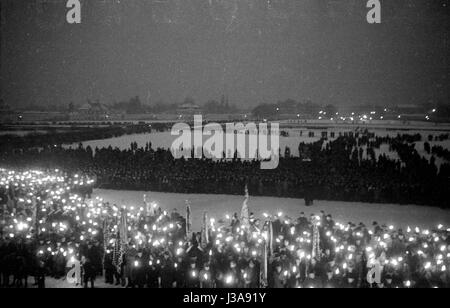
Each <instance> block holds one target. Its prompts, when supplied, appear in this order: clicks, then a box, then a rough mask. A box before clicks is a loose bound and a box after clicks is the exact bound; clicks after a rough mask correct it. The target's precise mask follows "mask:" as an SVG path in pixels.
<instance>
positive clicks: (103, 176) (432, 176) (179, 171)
mask: <svg viewBox="0 0 450 308" xmlns="http://www.w3.org/2000/svg"><path fill="white" fill-rule="evenodd" d="M421 139H422V137H421V135H398V136H395V137H389V136H387V137H379V136H375V135H373V134H370V133H368V132H356V133H354V132H353V133H352V132H351V133H345V134H342V135H340V136H336V138H335V139H333V140H326V139H321V140H319V141H317V142H315V143H310V144H306V143H301V144H300V145H299V148H298V149H299V156H295V157H294V156H292V155H291V154H290V153H291V151H290V149H286V152H285V153H283V154H284V155H282V157H281V158H280V164H279V167H278V168H277V169H275V170H260V168H259V162H256V161H242V160H240V159H237V156H236V159H231V160H220V161H218V160H210V159H206V158H204V159H192V160H185V159H174V157H173V155H172V153H171V151H170V150H168V149H154V148H152V144H151V143H150V142H149V143H147V144H146V146H145V147H138V145H137V144H135V143H133V144H132V146H131V147H130V148H129V149H126V150H119V149H117V148H112V147H109V148H101V149H98V148H96V149H92V148H90V147H83V146H81V145H80V147H78V148H73V149H72V148H66V147H63V146H60V145H52V146H46V147H45V146H44V147H40V148H36V147H28V148H20V149H17V148H15V149H11V150H7V149H5V150H2V151H1V153H0V163H1V164H2V165H3V166H9V167H12V168H17V167H30V168H33V167H39V168H54V167H57V168H61V169H64V170H68V171H70V172H83V173H86V174H90V175H91V176H95V177H96V179H97V181H96V182H97V184H98V185H97V186H98V187H99V188H105V189H118V190H142V191H157V192H177V193H206V194H209V193H212V194H234V195H236V194H241V193H242V187H243V186H244V185H246V184H247V185H248V187H249V191H250V193H251V194H252V195H257V196H277V197H293V198H305V199H306V200H308V204H311V203H312V200H314V199H317V198H319V197H320V198H321V199H322V200H330V201H353V202H371V203H396V204H418V205H430V206H440V207H448V205H449V204H448V187H449V184H450V164H449V162H448V161H445V160H444V162H443V163H442V164H440V165H439V166H438V165H437V164H436V158H435V155H431V158H429V159H427V158H425V157H424V156H423V155H422V154H421V153H419V152H418V151H417V149H416V148H415V143H416V142H418V141H420V140H421ZM382 146H384V147H386V146H387V147H388V148H389V153H391V152H392V153H395V154H396V155H394V156H390V155H387V154H386V153H384V152H383V151H381V150H380V147H382ZM435 152H436V151H435ZM377 153H378V154H377ZM433 153H434V152H433Z"/></svg>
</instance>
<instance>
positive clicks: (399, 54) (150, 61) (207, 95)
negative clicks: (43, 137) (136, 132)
mask: <svg viewBox="0 0 450 308" xmlns="http://www.w3.org/2000/svg"><path fill="white" fill-rule="evenodd" d="M0 1H1V3H2V26H1V35H2V38H1V39H2V41H1V77H0V78H1V79H0V82H1V97H2V98H3V99H4V100H5V101H6V102H7V103H8V104H9V105H11V106H24V105H28V104H41V105H45V104H63V105H67V104H68V103H69V102H70V101H74V102H75V103H77V104H82V103H84V102H86V100H87V99H88V98H89V99H91V100H96V99H100V100H101V102H103V103H112V102H114V101H121V100H125V99H128V98H130V97H132V96H136V95H139V96H140V97H141V100H142V101H143V102H145V103H152V104H154V103H157V102H159V101H164V102H166V103H174V102H181V101H182V100H183V99H184V98H185V97H187V96H189V97H193V98H194V99H195V100H196V101H197V102H199V103H204V102H206V101H207V100H209V99H220V96H221V95H222V94H228V95H229V97H230V102H231V103H235V104H237V105H238V106H241V107H251V106H254V105H256V104H259V103H261V102H266V103H272V102H276V101H278V100H284V99H287V98H293V99H296V100H302V99H311V100H312V101H313V102H316V103H319V104H328V103H333V104H337V105H339V106H345V105H347V106H348V105H360V104H380V105H381V104H419V103H423V102H438V101H441V102H446V103H448V102H449V93H450V77H449V72H450V66H449V60H448V58H449V56H450V53H449V42H448V39H449V29H450V18H449V17H450V14H449V9H450V0H384V1H382V4H383V11H382V22H383V23H382V24H381V25H369V24H367V22H366V13H367V10H368V9H367V8H366V2H367V1H366V0H272V1H270V0H121V1H119V0H84V1H82V4H83V8H82V24H81V25H68V24H67V23H66V21H65V15H66V11H67V9H66V8H65V3H66V1H65V0H26V1H25V0H0Z"/></svg>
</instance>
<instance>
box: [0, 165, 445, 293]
mask: <svg viewBox="0 0 450 308" xmlns="http://www.w3.org/2000/svg"><path fill="white" fill-rule="evenodd" d="M94 181H95V180H94V179H92V178H90V177H89V176H87V175H84V174H78V173H64V172H62V171H59V170H53V171H24V170H22V171H18V170H12V169H8V170H4V169H2V170H0V204H1V207H0V208H1V221H0V223H1V224H0V227H1V228H0V231H1V240H0V272H1V275H0V276H1V286H2V287H12V286H14V287H26V286H29V284H28V277H33V278H34V284H35V285H37V286H38V287H41V288H43V287H45V285H46V279H47V278H48V277H49V276H52V277H53V278H55V279H62V280H66V282H69V281H71V282H73V283H74V284H79V285H80V286H81V285H83V286H84V287H95V286H96V284H97V282H98V279H100V278H101V279H104V280H105V283H107V284H111V285H113V284H115V285H119V286H123V287H130V288H133V287H139V288H143V287H149V288H211V287H217V288H227V287H230V288H233V287H238V288H258V287H272V288H288V287H296V288H320V287H375V288H397V287H399V288H410V287H411V288H412V287H416V288H421V287H449V286H450V280H449V278H450V272H449V260H450V237H449V232H450V229H446V228H445V227H444V226H442V225H439V226H436V227H433V228H431V229H421V228H419V227H414V226H412V227H408V228H406V229H403V230H402V229H399V228H396V227H394V226H385V225H382V224H379V223H377V222H374V223H373V225H370V226H366V225H364V224H362V223H359V224H354V223H345V224H342V223H339V222H336V221H334V220H333V217H332V216H331V215H327V214H326V213H323V212H321V213H318V215H315V214H312V215H311V216H307V215H305V214H304V213H299V217H298V218H292V217H288V216H286V215H284V214H283V213H275V214H271V213H264V214H263V215H262V217H255V215H253V214H252V213H251V212H250V209H249V207H248V198H249V195H248V194H246V196H245V200H244V202H243V206H242V212H241V214H240V215H239V214H237V213H236V214H234V215H233V216H231V217H228V216H225V217H208V215H207V213H204V214H203V223H202V225H201V226H192V223H191V221H192V213H191V211H190V206H189V204H187V206H186V214H185V215H184V214H182V213H180V212H179V211H178V210H171V211H169V209H164V208H163V207H162V206H161V205H158V204H156V203H154V202H152V201H151V200H148V199H147V198H146V197H145V196H144V198H143V202H142V204H141V205H127V206H125V205H116V204H110V203H107V202H104V201H103V200H101V199H99V198H91V193H92V187H93V186H94V184H95V183H94ZM195 228H197V229H196V230H195ZM77 268H79V269H81V271H80V272H79V273H78V272H77V271H76V269H77ZM74 269H75V270H74Z"/></svg>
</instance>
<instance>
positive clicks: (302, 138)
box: [66, 129, 450, 166]
mask: <svg viewBox="0 0 450 308" xmlns="http://www.w3.org/2000/svg"><path fill="white" fill-rule="evenodd" d="M282 131H285V132H287V133H288V134H289V136H287V137H283V136H281V137H280V148H281V153H282V155H284V151H285V149H286V147H289V149H290V150H291V154H292V155H294V156H298V155H299V153H298V145H299V144H300V143H301V142H304V143H312V142H316V141H318V140H320V138H321V136H322V133H323V132H328V140H334V139H335V138H337V137H338V136H339V133H342V134H344V133H347V132H354V130H353V131H352V130H342V129H336V130H333V129H329V130H326V129H310V130H308V129H284V130H282ZM331 132H334V133H335V137H334V138H331V137H330V133H331ZM371 132H374V133H375V134H376V135H377V136H380V137H385V136H391V137H395V136H397V134H410V135H413V134H418V133H419V134H421V135H422V140H423V141H420V142H417V143H416V149H417V151H418V152H419V154H421V155H422V156H423V157H425V158H427V159H428V160H429V159H430V158H431V155H429V154H427V153H426V152H425V150H424V143H425V140H426V141H427V140H428V136H429V135H432V136H439V135H441V134H443V133H442V132H438V131H416V130H412V131H400V130H398V131H397V130H394V131H390V130H373V131H371ZM310 133H314V136H313V137H312V136H310ZM176 138H177V136H172V135H171V133H170V132H157V133H146V134H133V135H127V136H121V137H117V138H109V139H103V140H92V141H86V142H82V144H83V146H85V147H87V146H90V147H91V148H93V149H95V148H96V147H98V148H107V147H109V146H111V147H112V148H119V149H121V150H125V149H128V148H129V147H130V144H131V143H132V142H136V143H137V144H138V146H139V147H145V145H146V143H147V142H151V143H152V147H153V148H154V149H156V148H164V149H168V148H170V147H171V146H172V143H173V141H174V140H175V139H176ZM208 138H209V137H207V136H204V140H206V139H208ZM248 138H249V136H246V140H247V141H248ZM247 144H248V142H247ZM78 145H79V144H78V143H77V144H72V145H67V146H66V147H67V148H68V147H72V148H76V147H78ZM430 145H431V147H433V146H435V145H437V146H442V147H443V148H446V149H450V140H445V141H442V142H441V141H432V142H430ZM246 151H248V148H247V149H246ZM365 154H366V153H365ZM375 154H376V155H377V157H378V155H380V154H386V155H387V156H388V157H390V158H392V159H398V155H397V153H396V152H392V151H389V146H388V145H387V144H383V145H381V148H380V149H376V150H375ZM443 162H444V161H443V160H442V159H440V158H438V157H436V164H437V165H438V166H440V165H441V164H442V163H443Z"/></svg>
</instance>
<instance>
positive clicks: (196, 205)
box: [93, 189, 450, 231]
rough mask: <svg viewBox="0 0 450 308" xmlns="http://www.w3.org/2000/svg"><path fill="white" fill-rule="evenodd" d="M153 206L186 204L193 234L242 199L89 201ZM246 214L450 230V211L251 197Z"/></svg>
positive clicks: (152, 196) (113, 194) (129, 195)
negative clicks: (147, 202) (205, 220)
mask: <svg viewBox="0 0 450 308" xmlns="http://www.w3.org/2000/svg"><path fill="white" fill-rule="evenodd" d="M144 194H147V198H148V199H149V200H152V201H154V202H156V203H157V204H158V205H159V206H160V207H161V208H162V209H164V210H167V211H171V210H173V209H177V210H178V212H179V213H181V214H182V215H185V209H186V205H185V202H186V200H189V203H190V205H191V212H192V224H193V227H194V230H197V231H200V229H201V224H202V217H203V213H204V212H205V211H206V212H208V216H209V217H214V218H216V219H218V220H219V219H225V216H226V215H227V214H228V215H230V216H231V215H232V214H233V213H235V212H236V213H238V214H239V215H240V211H241V207H242V202H243V200H244V196H229V195H187V194H174V193H156V192H136V191H116V190H101V189H99V190H95V192H94V195H93V197H100V198H103V199H104V201H107V202H110V203H114V204H117V205H128V206H135V207H137V206H142V205H143V195H144ZM249 209H250V212H254V213H255V215H256V216H257V217H259V218H262V217H263V213H268V214H276V213H278V212H280V211H281V212H283V213H284V214H286V215H288V216H289V217H292V218H297V217H298V216H299V214H300V212H302V211H303V212H305V214H306V215H309V214H317V213H319V212H320V211H321V210H323V211H325V212H326V213H329V214H332V215H333V217H334V219H335V220H336V221H337V222H340V223H347V222H353V223H359V222H363V223H365V224H366V225H367V226H371V225H372V223H373V222H374V221H377V222H378V223H380V224H386V225H394V226H396V227H402V228H404V229H406V227H407V226H411V227H415V226H419V227H421V228H432V227H435V226H437V225H439V224H443V225H444V226H450V211H449V210H442V209H439V208H434V207H425V206H401V205H395V204H367V203H350V202H334V201H333V202H332V201H315V204H314V206H312V207H306V206H304V200H302V199H289V198H273V197H252V196H250V200H249Z"/></svg>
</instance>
